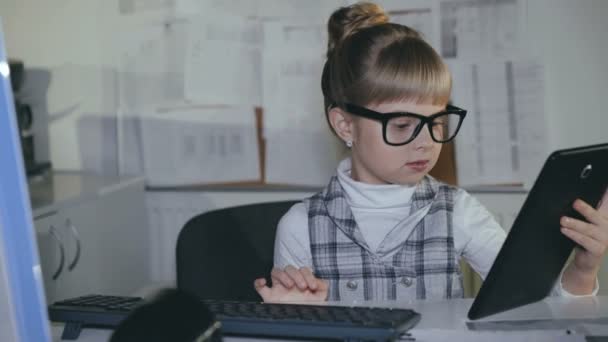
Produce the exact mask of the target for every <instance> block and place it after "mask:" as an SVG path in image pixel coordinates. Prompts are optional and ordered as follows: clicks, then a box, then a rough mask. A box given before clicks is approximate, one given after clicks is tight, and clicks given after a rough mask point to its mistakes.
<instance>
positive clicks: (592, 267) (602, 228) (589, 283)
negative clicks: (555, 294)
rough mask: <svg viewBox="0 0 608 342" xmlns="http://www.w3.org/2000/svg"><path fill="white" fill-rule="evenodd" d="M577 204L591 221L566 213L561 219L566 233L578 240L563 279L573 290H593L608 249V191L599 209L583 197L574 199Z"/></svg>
mask: <svg viewBox="0 0 608 342" xmlns="http://www.w3.org/2000/svg"><path fill="white" fill-rule="evenodd" d="M573 207H574V209H576V211H578V212H579V213H580V214H581V215H583V217H585V218H586V219H587V221H589V223H587V222H584V221H581V220H577V219H574V218H571V217H565V216H564V217H562V219H561V225H562V228H561V230H562V233H563V234H564V235H566V236H567V237H569V238H570V239H572V240H573V241H574V242H576V243H577V244H578V246H577V247H576V248H575V252H574V260H573V261H572V263H571V264H570V265H568V268H567V269H566V271H564V278H563V281H562V282H563V284H564V288H565V289H566V290H568V291H569V292H571V293H574V294H582V293H590V292H591V291H593V288H594V287H595V279H596V278H597V274H598V272H599V269H600V266H601V262H602V258H603V257H604V254H605V253H606V250H607V249H608V191H606V193H604V198H603V199H602V201H601V202H600V204H599V205H598V208H597V209H594V208H593V207H592V206H590V205H589V204H587V203H585V202H584V201H582V200H580V199H578V200H576V201H575V202H574V205H573Z"/></svg>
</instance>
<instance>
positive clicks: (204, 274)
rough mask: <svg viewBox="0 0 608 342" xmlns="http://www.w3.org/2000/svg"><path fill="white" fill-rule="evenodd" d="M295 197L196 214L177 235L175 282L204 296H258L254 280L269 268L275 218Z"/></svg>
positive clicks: (242, 298)
mask: <svg viewBox="0 0 608 342" xmlns="http://www.w3.org/2000/svg"><path fill="white" fill-rule="evenodd" d="M295 203H297V201H283V202H271V203H259V204H250V205H243V206H238V207H232V208H226V209H220V210H214V211H210V212H206V213H203V214H200V215H198V216H195V217H194V218H192V219H190V220H189V221H188V222H187V223H186V224H185V225H184V227H183V228H182V230H181V232H180V233H179V236H178V239H177V248H176V253H177V255H176V262H177V287H178V288H179V289H181V290H185V291H188V292H190V293H193V294H195V295H197V296H198V297H200V298H203V299H223V300H239V301H259V300H261V298H260V297H259V295H258V294H257V292H256V291H255V289H254V287H253V281H254V280H255V279H256V278H259V277H265V276H268V275H269V274H270V271H271V269H272V265H273V254H274V238H275V231H276V227H277V224H278V222H279V219H280V218H281V216H283V214H285V213H286V212H287V210H288V209H289V208H290V207H291V206H292V205H294V204H295Z"/></svg>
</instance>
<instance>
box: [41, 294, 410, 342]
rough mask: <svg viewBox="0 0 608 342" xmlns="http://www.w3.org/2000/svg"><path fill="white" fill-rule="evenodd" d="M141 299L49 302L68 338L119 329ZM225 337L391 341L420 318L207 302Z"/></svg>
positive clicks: (393, 312) (380, 311) (363, 310)
mask: <svg viewBox="0 0 608 342" xmlns="http://www.w3.org/2000/svg"><path fill="white" fill-rule="evenodd" d="M141 303H143V299H142V298H139V297H116V296H104V295H89V296H83V297H78V298H72V299H68V300H64V301H60V302H56V303H54V304H53V305H51V306H49V316H50V319H51V321H54V322H66V326H65V328H64V331H63V335H62V338H63V339H76V338H78V336H79V334H80V330H81V329H82V327H84V326H95V327H109V328H111V327H115V326H117V325H118V324H119V323H120V322H121V321H122V320H123V319H124V318H125V317H126V316H127V315H128V314H129V312H131V311H132V310H133V309H134V308H135V307H137V305H139V304H141ZM204 303H205V304H206V305H207V307H208V308H209V310H210V311H211V312H213V313H214V315H215V317H216V319H217V320H219V321H220V322H221V323H222V328H221V330H222V333H223V334H224V335H238V336H265V337H295V338H314V339H340V340H376V341H386V340H394V339H397V338H399V337H400V336H401V335H402V334H404V333H406V332H407V331H408V330H409V329H410V328H412V327H413V326H414V325H416V323H418V321H419V320H420V314H418V313H417V312H415V311H413V310H409V309H388V308H369V307H345V306H331V305H306V304H266V303H255V302H231V301H204Z"/></svg>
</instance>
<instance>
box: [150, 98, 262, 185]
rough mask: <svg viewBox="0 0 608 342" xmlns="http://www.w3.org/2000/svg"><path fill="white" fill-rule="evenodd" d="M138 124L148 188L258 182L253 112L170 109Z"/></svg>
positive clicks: (226, 109)
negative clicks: (140, 129)
mask: <svg viewBox="0 0 608 342" xmlns="http://www.w3.org/2000/svg"><path fill="white" fill-rule="evenodd" d="M141 125H142V139H143V144H142V146H143V152H144V171H145V174H146V179H147V183H148V185H150V186H182V185H197V184H206V183H224V182H240V181H259V180H260V168H259V155H258V142H257V134H256V129H255V116H254V111H253V108H249V107H211V108H205V107H198V108H193V109H189V110H188V109H181V110H170V111H166V112H161V113H156V114H155V115H153V116H149V117H146V118H145V119H142V122H141Z"/></svg>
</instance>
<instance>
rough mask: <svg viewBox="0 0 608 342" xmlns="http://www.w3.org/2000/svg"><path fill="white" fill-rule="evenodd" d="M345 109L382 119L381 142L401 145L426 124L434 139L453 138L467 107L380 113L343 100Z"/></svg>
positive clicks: (406, 142) (367, 116)
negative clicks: (425, 111)
mask: <svg viewBox="0 0 608 342" xmlns="http://www.w3.org/2000/svg"><path fill="white" fill-rule="evenodd" d="M344 109H346V111H347V112H349V113H351V114H353V115H357V116H360V117H364V118H367V119H372V120H377V121H380V122H382V137H383V139H384V142H385V143H387V144H388V145H392V146H401V145H405V144H408V143H410V142H411V141H412V140H414V139H416V137H417V136H418V134H419V133H420V131H422V127H423V126H424V125H425V124H426V125H427V127H428V129H429V132H430V133H431V138H432V139H433V141H435V142H437V143H441V144H443V143H447V142H449V141H451V140H452V139H454V137H455V136H456V134H457V133H458V130H459V129H460V125H462V121H463V120H464V117H465V116H466V115H467V111H466V110H464V109H461V108H458V107H455V106H451V105H448V106H447V107H446V109H445V110H444V111H441V112H438V113H435V114H433V115H429V116H424V115H420V114H415V113H408V112H396V113H379V112H376V111H374V110H371V109H367V108H365V107H360V106H357V105H353V104H349V103H346V104H345V105H344Z"/></svg>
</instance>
